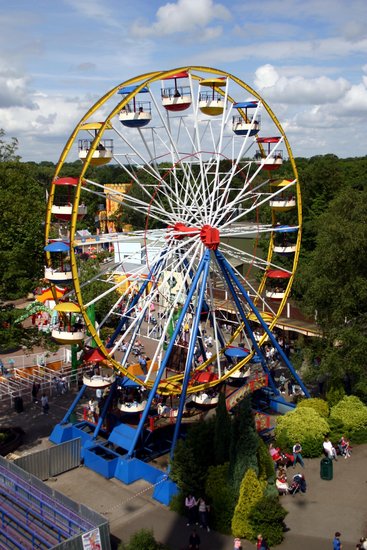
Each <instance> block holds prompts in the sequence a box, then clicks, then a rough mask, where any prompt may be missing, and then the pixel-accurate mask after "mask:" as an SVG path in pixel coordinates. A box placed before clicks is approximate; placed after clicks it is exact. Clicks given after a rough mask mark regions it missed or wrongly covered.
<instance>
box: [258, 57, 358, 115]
mask: <svg viewBox="0 0 367 550" xmlns="http://www.w3.org/2000/svg"><path fill="white" fill-rule="evenodd" d="M255 85H256V87H257V88H258V89H259V91H260V92H262V93H263V94H264V95H265V99H266V100H272V101H275V102H278V103H279V102H281V103H291V104H317V105H320V104H323V103H335V102H336V101H338V100H339V99H340V98H342V97H343V96H345V94H346V92H347V91H348V90H349V89H350V87H351V86H350V84H349V83H348V81H347V80H345V79H344V78H337V79H335V80H333V79H331V78H328V77H326V76H320V77H318V78H311V79H307V78H304V77H303V76H297V77H291V78H287V77H284V76H280V75H279V74H278V72H277V71H276V70H275V68H274V67H273V66H272V65H269V64H268V65H264V66H262V67H259V68H258V69H257V70H256V72H255Z"/></svg>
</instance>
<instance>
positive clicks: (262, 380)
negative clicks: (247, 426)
mask: <svg viewBox="0 0 367 550" xmlns="http://www.w3.org/2000/svg"><path fill="white" fill-rule="evenodd" d="M267 385H268V377H267V375H266V374H263V375H262V376H259V377H257V378H254V379H253V380H250V382H248V383H247V384H245V385H244V386H241V387H240V388H238V390H235V391H234V392H233V393H231V394H230V395H229V396H228V397H227V399H226V406H227V411H230V410H231V409H233V407H235V406H236V405H237V404H238V403H239V402H240V401H241V400H242V399H243V398H244V397H245V396H246V395H249V394H250V393H252V392H254V391H256V390H259V389H260V388H263V387H265V386H267Z"/></svg>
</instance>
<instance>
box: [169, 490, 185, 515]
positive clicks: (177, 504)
mask: <svg viewBox="0 0 367 550" xmlns="http://www.w3.org/2000/svg"><path fill="white" fill-rule="evenodd" d="M185 498H186V494H185V493H183V492H182V491H179V492H178V493H176V494H175V495H173V497H172V499H171V502H170V504H169V507H170V510H172V511H173V512H177V514H180V515H181V516H184V515H185V513H186V508H185Z"/></svg>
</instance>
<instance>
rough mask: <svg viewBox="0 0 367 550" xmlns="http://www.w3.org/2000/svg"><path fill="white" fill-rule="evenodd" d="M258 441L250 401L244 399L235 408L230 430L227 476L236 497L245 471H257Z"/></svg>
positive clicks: (247, 398)
mask: <svg viewBox="0 0 367 550" xmlns="http://www.w3.org/2000/svg"><path fill="white" fill-rule="evenodd" d="M259 441H260V438H259V435H258V434H257V432H256V429H255V421H254V417H253V414H252V406H251V399H250V398H249V397H246V398H245V399H243V400H242V401H241V402H240V403H239V404H238V405H237V406H236V408H235V416H234V419H233V421H232V430H231V446H230V453H229V476H230V480H231V483H232V486H233V488H234V491H235V494H236V497H237V496H238V494H239V490H240V485H241V482H242V480H243V476H244V475H245V473H246V472H247V470H248V469H249V468H251V469H253V470H255V472H256V473H257V471H258V461H257V448H258V446H259Z"/></svg>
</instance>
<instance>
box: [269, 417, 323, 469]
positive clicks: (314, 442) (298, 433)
mask: <svg viewBox="0 0 367 550" xmlns="http://www.w3.org/2000/svg"><path fill="white" fill-rule="evenodd" d="M329 430H330V428H329V424H328V422H327V420H326V419H325V418H322V417H321V416H320V415H319V414H318V413H317V412H316V411H315V410H314V409H313V408H309V407H297V408H296V409H295V410H294V411H291V412H289V413H287V414H285V415H284V416H280V417H278V419H277V424H276V427H275V438H276V444H277V445H278V446H280V447H281V448H282V450H283V451H289V452H291V451H292V447H293V445H294V443H295V442H296V441H299V442H300V443H301V445H302V449H303V451H302V455H303V456H305V457H309V458H311V457H315V456H320V454H321V452H322V443H323V440H324V435H325V434H327V433H328V432H329Z"/></svg>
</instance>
